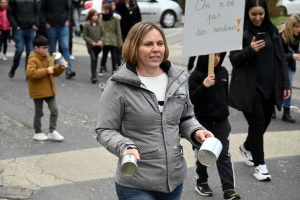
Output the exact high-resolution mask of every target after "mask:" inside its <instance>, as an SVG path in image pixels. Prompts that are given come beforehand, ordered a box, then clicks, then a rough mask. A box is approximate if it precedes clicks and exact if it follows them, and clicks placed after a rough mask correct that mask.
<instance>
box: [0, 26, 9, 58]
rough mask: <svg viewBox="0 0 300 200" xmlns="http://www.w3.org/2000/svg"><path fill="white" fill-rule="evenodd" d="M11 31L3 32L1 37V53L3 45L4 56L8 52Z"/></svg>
mask: <svg viewBox="0 0 300 200" xmlns="http://www.w3.org/2000/svg"><path fill="white" fill-rule="evenodd" d="M9 34H10V30H7V31H1V35H0V52H1V50H2V44H3V54H6V51H7V40H8V38H9Z"/></svg>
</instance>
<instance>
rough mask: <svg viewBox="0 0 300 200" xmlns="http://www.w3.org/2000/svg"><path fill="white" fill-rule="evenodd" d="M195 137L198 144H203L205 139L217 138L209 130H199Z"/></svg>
mask: <svg viewBox="0 0 300 200" xmlns="http://www.w3.org/2000/svg"><path fill="white" fill-rule="evenodd" d="M194 137H195V139H196V140H197V141H198V142H200V143H201V144H202V143H203V142H204V140H205V138H209V137H215V136H214V134H212V132H210V131H208V130H197V131H196V133H195V134H194Z"/></svg>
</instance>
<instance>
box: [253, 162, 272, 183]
mask: <svg viewBox="0 0 300 200" xmlns="http://www.w3.org/2000/svg"><path fill="white" fill-rule="evenodd" d="M253 175H254V177H255V178H256V179H257V180H259V181H270V180H271V175H270V174H269V171H268V169H267V165H266V164H264V165H258V166H257V167H255V172H254V174H253Z"/></svg>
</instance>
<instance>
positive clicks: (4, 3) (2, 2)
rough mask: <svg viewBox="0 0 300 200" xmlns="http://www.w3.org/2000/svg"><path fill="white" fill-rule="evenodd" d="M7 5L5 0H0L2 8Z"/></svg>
mask: <svg viewBox="0 0 300 200" xmlns="http://www.w3.org/2000/svg"><path fill="white" fill-rule="evenodd" d="M6 6H7V1H6V0H0V7H2V8H4V7H6Z"/></svg>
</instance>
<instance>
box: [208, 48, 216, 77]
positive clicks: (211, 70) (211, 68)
mask: <svg viewBox="0 0 300 200" xmlns="http://www.w3.org/2000/svg"><path fill="white" fill-rule="evenodd" d="M214 63H215V54H214V53H212V54H209V58H208V75H210V74H214V68H215V66H214V65H215V64H214Z"/></svg>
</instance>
